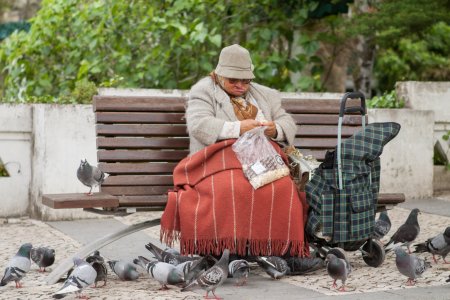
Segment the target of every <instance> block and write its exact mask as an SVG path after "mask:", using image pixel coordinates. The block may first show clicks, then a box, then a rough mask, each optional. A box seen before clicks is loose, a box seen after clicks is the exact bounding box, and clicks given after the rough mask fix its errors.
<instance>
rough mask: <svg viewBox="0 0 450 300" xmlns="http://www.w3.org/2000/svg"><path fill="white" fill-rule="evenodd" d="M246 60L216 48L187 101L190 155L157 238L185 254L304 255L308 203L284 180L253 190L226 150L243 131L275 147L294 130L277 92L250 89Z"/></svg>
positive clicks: (244, 54) (177, 174)
mask: <svg viewBox="0 0 450 300" xmlns="http://www.w3.org/2000/svg"><path fill="white" fill-rule="evenodd" d="M252 70H253V65H252V61H251V58H250V53H249V52H248V51H247V50H246V49H245V48H243V47H241V46H239V45H236V44H235V45H232V46H229V47H225V48H223V49H222V51H221V53H220V57H219V62H218V65H217V67H216V69H215V70H214V71H213V72H211V74H210V76H209V77H206V78H203V79H202V80H200V81H199V82H198V83H197V84H195V85H194V86H193V87H192V89H191V91H190V94H189V100H188V103H187V110H186V120H187V126H188V131H189V138H190V155H189V156H188V157H187V158H185V159H183V160H182V161H181V162H180V163H179V164H178V165H177V167H176V168H175V170H174V184H175V189H174V190H173V191H171V192H169V197H168V203H167V206H166V210H165V212H164V214H163V217H162V220H161V239H162V240H163V241H164V242H166V243H168V244H171V243H172V242H173V241H174V239H179V240H180V248H181V252H182V253H183V254H211V253H212V254H217V255H218V254H220V253H221V252H222V251H223V250H224V249H225V248H227V249H230V251H231V253H234V254H237V255H276V256H283V255H292V256H304V255H306V254H308V250H307V249H308V247H307V245H306V241H305V239H304V234H303V233H304V220H305V211H306V204H305V198H304V194H302V195H301V196H302V197H300V196H299V194H298V193H297V190H296V187H295V184H294V183H293V181H292V179H291V178H290V177H289V176H285V177H282V178H280V179H278V180H276V181H273V182H271V183H269V184H266V185H264V186H262V187H260V188H258V189H254V188H253V187H252V186H251V185H250V183H249V181H248V180H247V179H246V178H245V176H244V173H243V171H242V165H241V164H240V162H239V161H238V159H237V158H236V155H235V153H234V152H233V150H232V147H231V146H232V144H233V143H234V142H235V141H236V139H237V138H239V137H240V136H241V135H242V134H244V133H245V132H247V131H249V130H251V129H254V128H257V127H260V126H266V127H265V131H264V133H265V135H266V136H267V137H268V138H269V139H270V140H271V141H272V142H271V143H272V146H273V147H274V148H275V149H276V151H277V152H278V153H279V154H280V155H281V156H282V157H283V159H285V156H284V154H283V153H282V151H281V149H280V147H279V146H278V145H277V143H275V142H274V141H277V142H286V143H287V144H292V142H293V140H294V136H295V132H296V125H295V123H294V121H293V120H292V118H291V117H290V116H289V115H288V114H287V113H286V112H285V111H284V109H283V108H282V107H281V99H280V95H279V93H278V92H276V91H275V90H273V89H270V88H268V87H265V86H262V85H260V84H257V83H254V82H252V80H253V79H254V78H255V76H254V75H253V71H252Z"/></svg>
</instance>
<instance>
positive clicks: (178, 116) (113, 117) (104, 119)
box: [95, 111, 186, 124]
mask: <svg viewBox="0 0 450 300" xmlns="http://www.w3.org/2000/svg"><path fill="white" fill-rule="evenodd" d="M95 117H96V120H97V123H139V124H147V123H150V124H152V123H168V124H184V123H185V122H186V121H185V120H184V112H183V113H171V112H145V113H143V112H109V111H108V112H97V113H96V114H95Z"/></svg>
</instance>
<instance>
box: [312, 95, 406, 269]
mask: <svg viewBox="0 0 450 300" xmlns="http://www.w3.org/2000/svg"><path fill="white" fill-rule="evenodd" d="M358 98H359V99H360V100H361V105H360V106H350V107H346V101H347V99H358ZM351 112H353V113H355V112H359V113H360V114H361V117H362V122H361V123H362V129H361V130H360V131H358V132H356V133H355V134H354V135H353V136H351V137H349V138H347V139H345V140H342V138H341V135H342V134H341V133H342V132H341V131H342V122H343V117H344V114H345V113H351ZM366 115H367V111H366V105H365V97H364V95H363V94H362V93H360V92H353V93H346V94H345V95H344V96H343V97H342V99H341V102H340V111H339V121H338V128H337V131H338V134H337V145H336V147H335V149H334V150H333V151H327V154H326V156H325V161H324V162H322V163H321V164H320V166H319V167H318V168H317V169H315V170H314V173H313V175H312V177H311V179H310V181H309V182H308V183H307V184H306V187H305V192H306V198H307V201H308V204H309V210H308V219H307V223H306V229H305V231H306V232H305V233H306V236H307V237H308V240H309V242H310V243H311V247H312V248H314V249H315V250H316V251H317V253H319V254H321V255H324V256H325V255H326V253H328V251H333V250H334V249H331V248H334V247H340V248H342V249H344V250H346V251H356V250H360V251H361V252H362V254H363V259H364V261H365V262H366V264H368V265H369V266H372V267H378V266H380V265H381V264H382V263H383V261H384V257H385V252H384V248H383V246H382V245H381V243H380V242H379V241H376V240H374V239H372V238H371V235H372V233H373V229H374V224H375V213H376V207H377V199H378V192H379V188H380V157H379V156H380V155H381V153H382V151H383V147H384V145H386V144H387V143H388V142H389V141H390V140H392V139H393V138H395V136H396V135H397V134H398V132H399V130H400V125H399V124H397V123H394V122H384V123H371V124H366ZM330 249H331V250H330ZM333 252H334V251H333ZM333 254H336V255H337V256H338V257H341V255H340V253H339V252H336V253H333Z"/></svg>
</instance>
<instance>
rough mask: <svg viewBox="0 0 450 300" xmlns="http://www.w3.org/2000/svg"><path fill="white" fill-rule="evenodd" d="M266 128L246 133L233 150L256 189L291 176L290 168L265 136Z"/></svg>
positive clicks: (234, 145)
mask: <svg viewBox="0 0 450 300" xmlns="http://www.w3.org/2000/svg"><path fill="white" fill-rule="evenodd" d="M265 129H266V127H265V126H262V127H258V128H255V129H252V130H249V131H247V132H246V133H244V134H243V135H242V136H241V137H239V139H238V140H237V141H236V142H235V143H234V144H233V146H232V149H233V151H234V152H235V153H236V156H237V158H238V160H239V161H240V162H241V164H242V170H243V171H244V175H245V177H247V179H248V181H249V182H250V184H251V185H252V186H253V188H254V189H257V188H259V187H261V186H263V185H266V184H268V183H270V182H273V181H275V180H277V179H279V178H281V177H284V176H287V175H289V168H288V167H287V166H286V164H285V163H284V161H283V159H282V158H281V156H280V155H279V154H278V153H277V151H276V150H275V149H274V148H273V146H272V145H271V144H270V142H269V140H268V139H267V137H266V136H265V134H264V130H265Z"/></svg>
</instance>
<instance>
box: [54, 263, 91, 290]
mask: <svg viewBox="0 0 450 300" xmlns="http://www.w3.org/2000/svg"><path fill="white" fill-rule="evenodd" d="M73 263H74V264H75V268H74V269H73V271H72V273H70V276H69V277H68V278H67V279H66V281H65V282H64V284H63V286H62V287H61V288H60V289H59V290H58V291H57V292H56V293H55V294H54V295H53V298H55V299H61V298H64V297H65V296H67V294H70V293H76V294H77V295H78V297H81V292H82V291H83V289H84V288H85V287H87V286H89V285H91V284H93V283H94V282H95V277H97V272H96V271H95V269H94V268H93V267H92V266H91V265H90V264H89V263H87V262H86V261H84V260H82V259H81V258H77V257H76V258H74V259H73Z"/></svg>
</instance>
